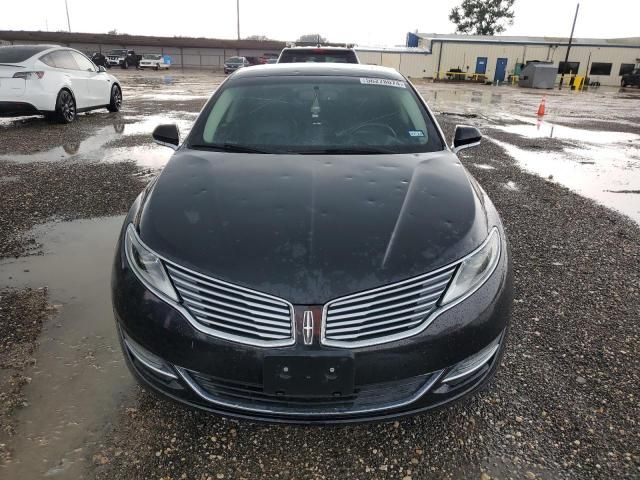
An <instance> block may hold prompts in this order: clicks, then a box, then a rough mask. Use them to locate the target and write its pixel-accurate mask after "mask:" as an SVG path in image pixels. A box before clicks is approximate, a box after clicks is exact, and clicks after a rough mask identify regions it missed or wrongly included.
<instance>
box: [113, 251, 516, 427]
mask: <svg viewBox="0 0 640 480" xmlns="http://www.w3.org/2000/svg"><path fill="white" fill-rule="evenodd" d="M503 246H504V248H503V249H502V252H503V254H502V257H501V259H500V262H499V264H498V266H497V268H496V271H495V272H494V274H493V275H492V276H491V277H490V278H489V279H488V280H487V282H486V283H485V284H484V285H483V286H482V287H481V288H480V289H479V290H478V291H476V292H475V293H474V294H473V295H471V296H470V297H469V298H467V299H466V300H465V301H463V302H461V303H460V304H458V305H456V306H454V307H452V308H450V309H448V310H446V311H444V312H443V313H442V314H441V315H439V316H438V317H437V318H436V319H435V320H434V321H433V323H431V324H430V325H429V327H428V328H426V329H425V330H424V331H423V332H422V333H419V334H417V335H415V336H413V337H409V338H405V339H402V340H398V341H394V342H389V343H385V344H381V345H375V346H370V347H362V348H354V349H344V348H335V347H327V346H322V345H319V344H315V345H310V346H308V345H304V344H303V342H302V340H301V335H298V336H297V338H298V339H299V340H298V341H297V342H296V343H295V344H294V345H291V346H286V347H277V348H265V347H255V346H248V345H241V344H238V343H234V342H230V341H227V340H223V339H220V338H215V337H212V336H209V335H206V334H204V333H202V332H200V331H198V330H196V329H195V328H194V327H193V326H192V325H191V324H190V323H189V322H188V321H187V319H186V318H184V317H183V315H182V314H181V313H180V312H179V311H178V310H176V309H175V308H173V307H172V306H170V305H169V304H167V303H166V302H165V301H163V300H162V299H160V298H159V297H157V296H156V295H154V294H153V293H151V292H150V291H148V290H147V289H146V288H145V287H144V286H143V285H142V284H141V283H140V282H139V281H138V279H137V278H136V277H135V276H134V274H133V273H132V272H131V270H130V269H129V267H128V265H127V261H126V259H125V256H124V254H123V250H122V245H121V244H119V245H118V248H117V250H116V251H117V252H118V253H117V254H116V259H115V264H114V270H113V279H112V290H113V292H112V293H113V307H114V313H115V318H116V321H117V324H118V330H119V332H120V337H121V340H123V342H122V343H123V350H124V353H125V357H126V359H127V364H128V365H129V367H130V368H131V371H132V372H133V374H134V376H135V377H136V378H137V379H138V380H139V381H141V383H143V384H144V385H146V386H148V387H150V388H151V389H152V390H154V391H157V392H159V393H162V394H163V395H164V396H167V397H170V398H172V399H174V400H177V401H179V402H182V403H185V404H188V405H191V406H193V407H196V408H199V409H203V410H207V411H210V412H213V413H216V414H219V415H222V416H227V417H238V418H246V419H251V420H259V421H268V422H290V423H319V424H326V423H347V422H366V421H376V420H386V419H390V418H393V417H398V416H404V415H410V414H415V413H418V412H421V411H425V410H429V409H433V408H435V407H438V406H441V405H443V404H446V403H449V402H452V401H454V400H457V399H459V398H461V397H463V396H465V395H467V394H470V393H472V392H474V391H476V390H477V389H479V388H481V387H482V386H483V385H485V384H486V383H487V382H488V381H489V379H490V378H491V377H492V375H493V373H494V372H495V370H496V368H497V366H498V364H499V362H500V357H501V355H502V352H503V350H504V346H505V342H506V332H507V329H508V323H509V318H510V314H511V302H512V278H511V275H512V274H511V268H510V261H509V258H508V255H509V253H508V249H507V248H506V244H504V245H503ZM125 336H126V338H128V339H129V340H130V342H131V343H130V345H131V344H133V345H138V346H139V347H141V348H142V349H143V350H144V351H147V352H149V353H150V354H151V355H152V356H155V358H158V359H159V361H160V363H164V365H165V366H166V368H167V369H168V372H169V375H167V374H166V373H164V372H158V371H157V370H158V369H155V370H154V369H153V368H149V364H148V362H144V361H141V356H140V355H139V352H138V355H136V351H135V349H133V350H132V348H130V346H128V345H127V344H126V343H125V342H124V337H125ZM493 342H497V344H498V345H499V346H498V348H497V349H496V350H494V351H493V353H492V354H491V356H490V357H488V358H487V359H486V361H485V362H484V363H483V364H482V365H480V367H479V368H477V369H476V370H474V371H473V372H471V373H470V374H468V375H466V376H464V377H462V378H459V379H457V380H454V381H449V382H445V381H444V379H445V378H446V377H448V376H450V375H451V372H452V370H453V369H454V367H455V366H456V365H459V364H460V363H461V362H463V361H464V360H465V359H468V358H469V357H471V356H473V355H474V354H477V353H478V352H480V351H482V350H483V349H484V348H485V347H487V346H488V345H490V344H492V343H493ZM344 353H348V354H349V355H351V356H352V358H353V365H354V371H355V377H354V383H355V390H354V395H353V396H351V397H348V398H346V397H345V398H337V399H335V398H326V397H325V398H314V399H311V398H304V397H284V398H282V397H277V396H273V395H269V394H267V393H266V392H265V391H264V390H263V365H264V361H265V357H266V356H268V355H273V354H277V355H303V356H304V355H305V354H306V355H318V354H320V355H323V354H326V355H334V354H344ZM143 358H144V357H143Z"/></svg>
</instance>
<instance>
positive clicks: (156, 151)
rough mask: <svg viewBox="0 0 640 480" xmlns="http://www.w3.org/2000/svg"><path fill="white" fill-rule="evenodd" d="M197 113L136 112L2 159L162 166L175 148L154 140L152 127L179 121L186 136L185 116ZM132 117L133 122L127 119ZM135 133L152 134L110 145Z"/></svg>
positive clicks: (182, 135) (155, 167) (20, 161)
mask: <svg viewBox="0 0 640 480" xmlns="http://www.w3.org/2000/svg"><path fill="white" fill-rule="evenodd" d="M196 116H197V113H189V114H186V113H185V114H184V115H180V117H168V116H163V115H151V116H146V117H142V119H140V120H138V118H139V117H134V116H130V117H124V119H123V120H124V121H122V122H118V123H114V124H113V125H110V126H107V127H102V128H99V129H98V130H97V131H96V132H95V133H94V134H93V135H91V136H90V137H88V138H86V139H84V140H82V141H79V142H68V143H64V144H62V145H60V146H58V147H54V148H52V149H50V150H46V151H44V152H37V153H31V154H6V155H0V160H7V161H11V162H18V163H31V162H52V161H53V162H55V161H60V160H67V159H68V160H78V161H90V162H135V163H136V164H137V165H139V166H141V167H148V168H154V169H159V168H162V167H163V166H164V165H165V164H166V163H167V161H168V160H169V158H170V157H171V153H172V151H171V150H170V149H168V148H166V147H161V146H159V145H155V144H153V141H152V139H151V132H152V131H153V129H154V128H155V127H156V126H157V125H160V124H161V123H176V124H177V125H178V128H179V129H180V135H181V137H182V138H184V137H185V136H186V135H187V134H188V132H189V130H190V129H191V126H192V124H193V120H191V119H185V118H183V117H193V119H195V117H196ZM136 120H138V121H136ZM129 121H131V122H132V123H126V122H129ZM132 135H149V143H148V144H147V145H134V146H130V147H124V146H123V147H109V146H108V144H109V143H110V142H112V141H116V140H119V139H125V138H126V137H127V136H132Z"/></svg>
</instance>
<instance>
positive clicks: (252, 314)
mask: <svg viewBox="0 0 640 480" xmlns="http://www.w3.org/2000/svg"><path fill="white" fill-rule="evenodd" d="M166 267H167V270H168V272H169V276H170V277H171V280H172V282H173V285H174V286H175V288H176V290H177V292H178V294H179V295H180V298H181V299H182V303H183V305H184V306H185V307H186V309H187V310H188V312H189V313H190V314H191V316H192V317H193V318H194V319H195V320H196V321H197V323H198V324H197V325H195V326H196V327H197V328H199V329H200V330H202V331H204V332H205V333H209V334H211V335H213V336H217V337H221V338H226V339H228V340H233V341H237V342H240V343H246V344H250V345H264V346H281V345H288V344H291V343H293V328H292V321H293V306H292V305H291V304H290V303H288V302H286V301H284V300H281V299H279V298H277V297H272V296H270V295H267V294H264V293H260V292H256V291H255V290H250V289H248V288H244V287H240V286H238V285H233V284H230V283H227V282H223V281H221V280H216V279H215V278H211V277H207V276H204V275H202V274H199V273H196V272H193V271H191V270H187V269H185V268H183V267H179V266H177V265H175V264H171V263H167V264H166Z"/></svg>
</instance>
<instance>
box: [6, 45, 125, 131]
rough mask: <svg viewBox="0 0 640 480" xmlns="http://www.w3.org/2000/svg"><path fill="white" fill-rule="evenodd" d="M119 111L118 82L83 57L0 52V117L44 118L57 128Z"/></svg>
mask: <svg viewBox="0 0 640 480" xmlns="http://www.w3.org/2000/svg"><path fill="white" fill-rule="evenodd" d="M121 106H122V89H121V87H120V83H119V82H118V79H117V78H116V77H114V76H113V75H110V74H108V73H107V71H106V69H105V68H104V67H96V66H95V65H94V64H93V62H92V61H91V60H89V58H87V57H86V56H85V55H84V54H83V53H81V52H79V51H77V50H73V49H71V48H65V47H58V46H51V45H14V46H9V47H0V116H5V117H7V116H9V117H13V116H19V115H34V114H44V115H46V116H47V117H53V118H55V119H57V120H58V121H60V122H62V123H70V122H73V121H74V120H75V118H76V115H77V113H78V112H83V111H87V110H94V109H97V108H106V109H107V110H109V111H110V112H117V111H118V110H120V107H121Z"/></svg>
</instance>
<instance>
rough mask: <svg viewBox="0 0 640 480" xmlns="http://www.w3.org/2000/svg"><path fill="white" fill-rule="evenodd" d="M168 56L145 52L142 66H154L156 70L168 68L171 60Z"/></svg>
mask: <svg viewBox="0 0 640 480" xmlns="http://www.w3.org/2000/svg"><path fill="white" fill-rule="evenodd" d="M168 60H169V59H168V57H167V56H165V55H161V54H159V53H143V54H142V58H141V59H140V65H139V67H140V68H153V69H154V70H168V69H169V67H170V66H171V62H170V61H168Z"/></svg>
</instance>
